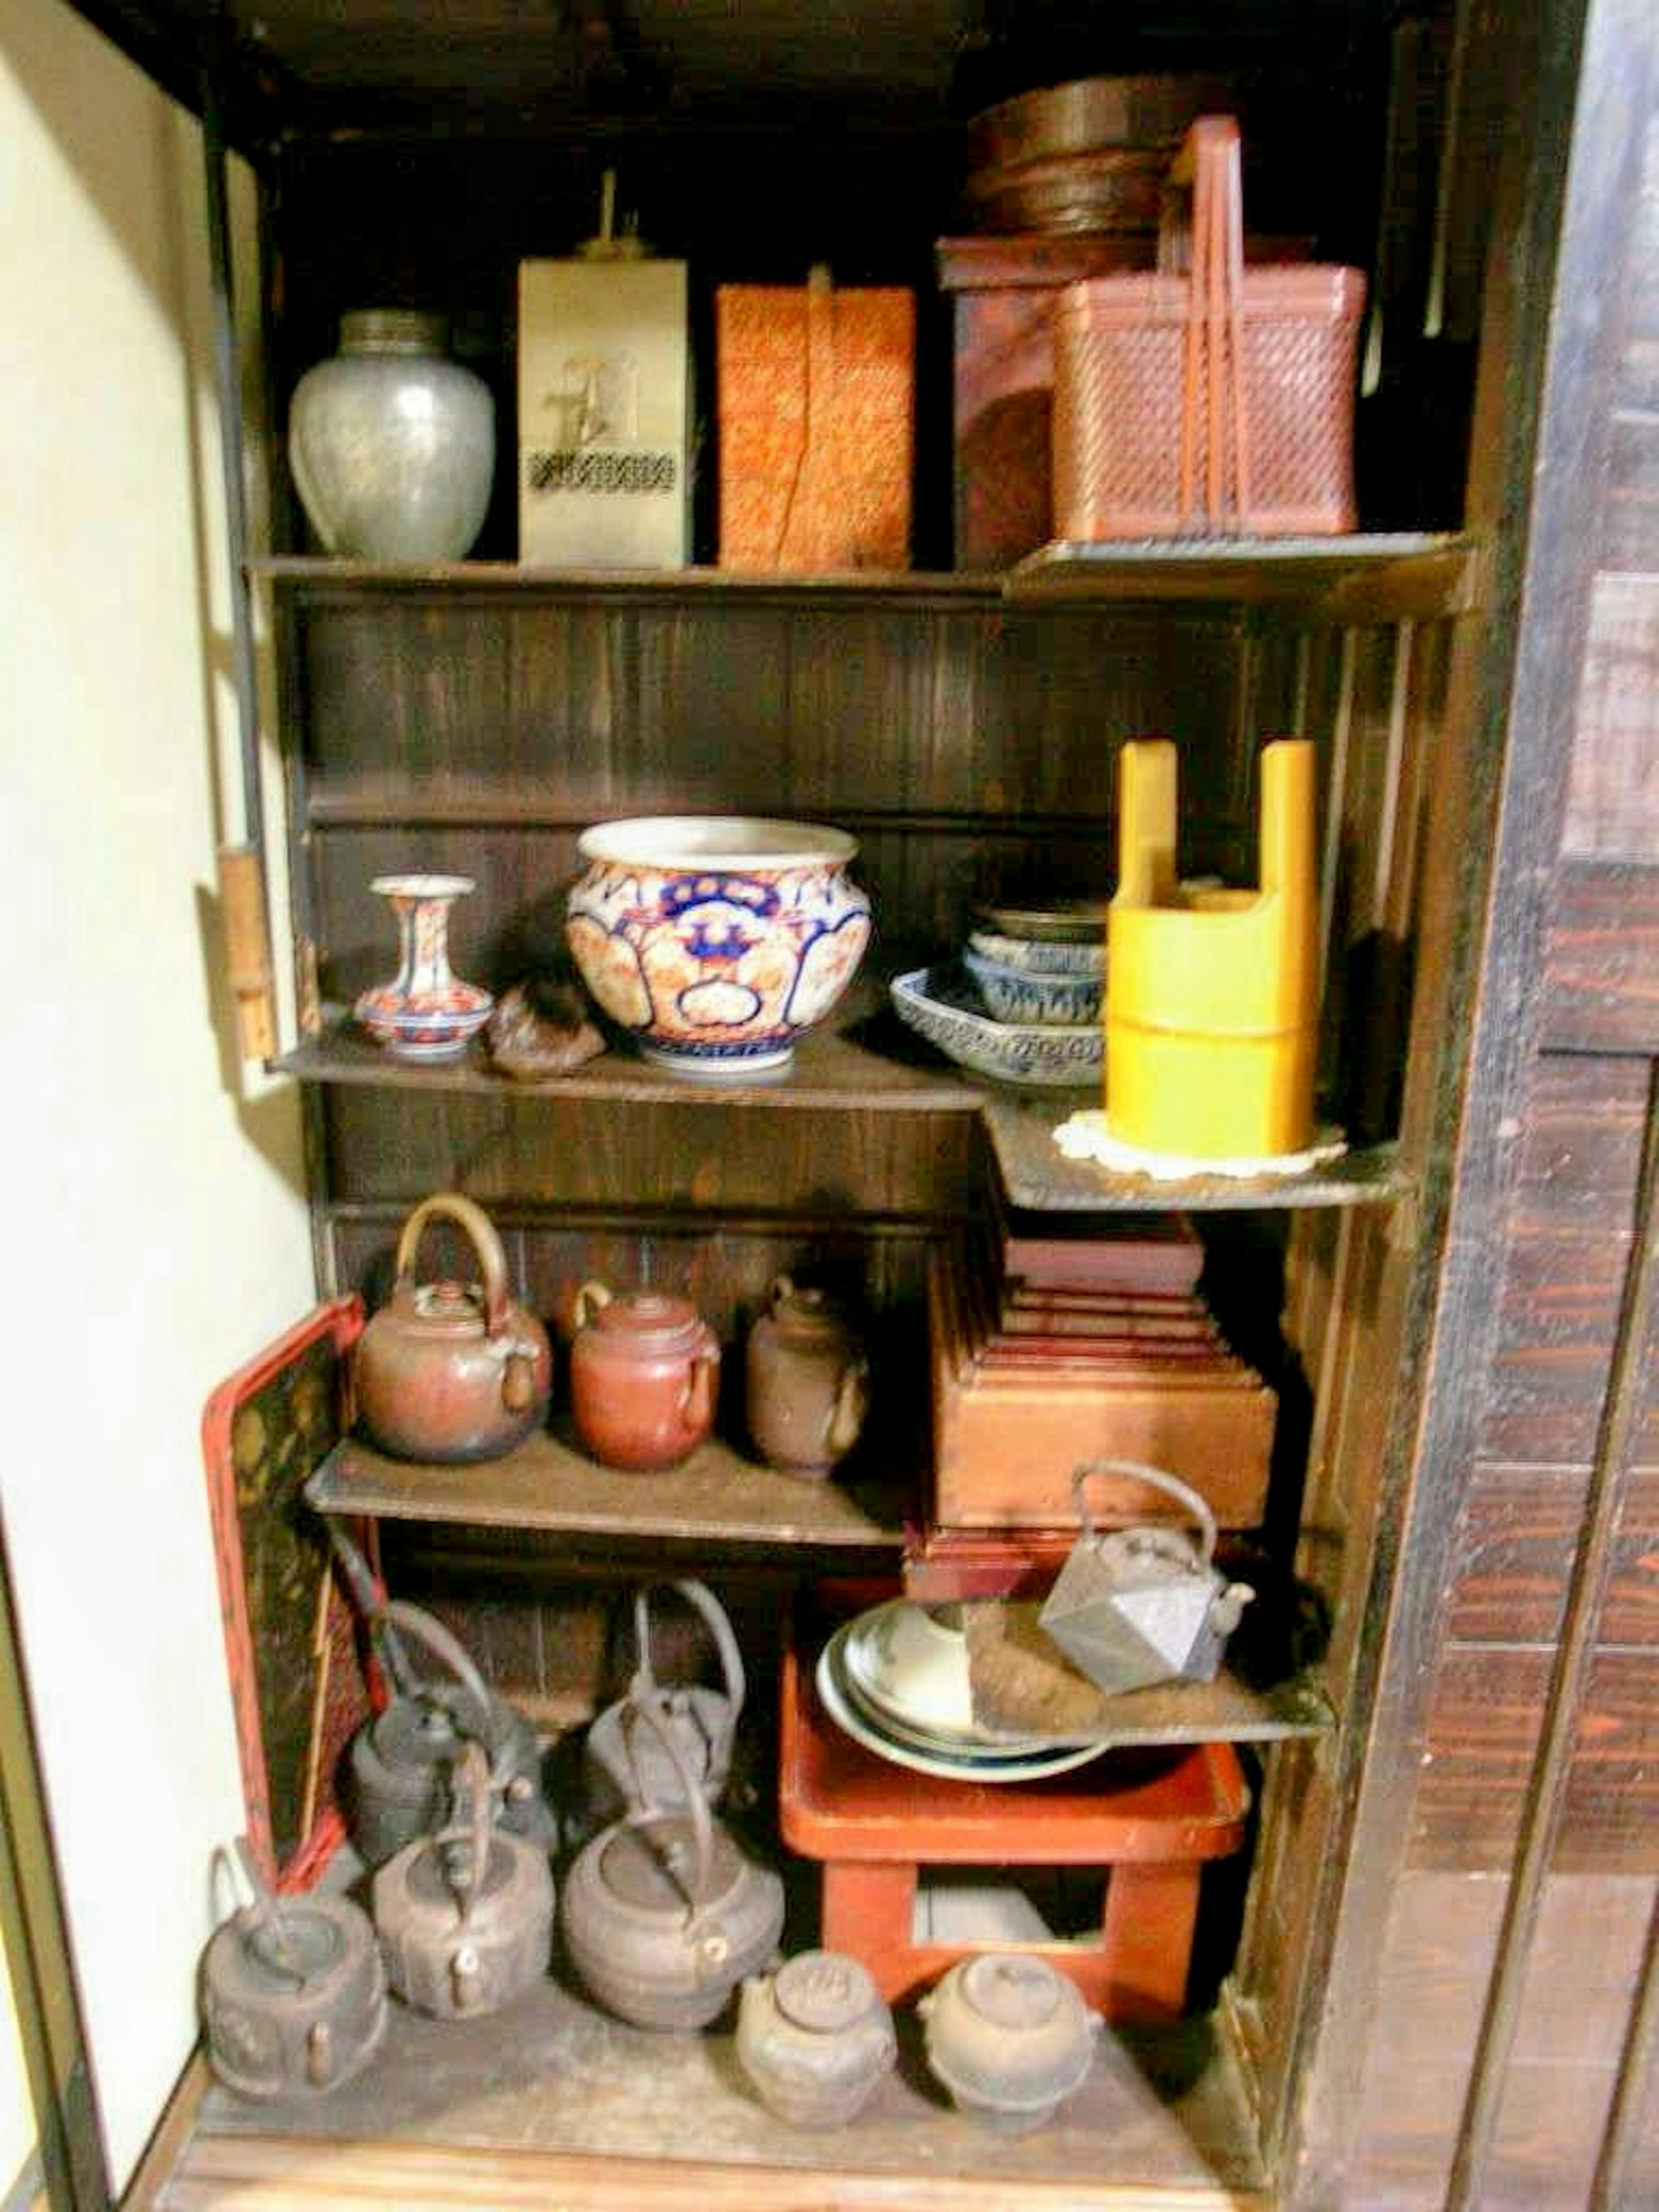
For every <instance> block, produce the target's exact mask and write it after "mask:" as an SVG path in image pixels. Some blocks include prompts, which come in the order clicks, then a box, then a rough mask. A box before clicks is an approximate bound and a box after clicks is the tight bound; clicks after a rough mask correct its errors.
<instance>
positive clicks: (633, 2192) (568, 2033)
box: [128, 1981, 1267, 2212]
mask: <svg viewBox="0 0 1659 2212" xmlns="http://www.w3.org/2000/svg"><path fill="white" fill-rule="evenodd" d="M914 2027H915V2024H914V2022H913V2021H911V2020H910V2019H908V2017H902V2019H901V2042H902V2052H901V2061H900V2066H899V2069H898V2071H897V2073H896V2075H894V2076H893V2077H892V2079H891V2080H890V2081H889V2082H888V2083H886V2084H885V2085H884V2088H883V2089H882V2091H881V2092H880V2093H879V2094H878V2097H877V2098H876V2100H874V2102H873V2103H872V2106H869V2107H868V2108H867V2109H866V2112H864V2113H863V2114H861V2115H860V2118H859V2119H858V2120H857V2121H855V2122H854V2124H853V2125H852V2126H851V2127H849V2128H845V2129H841V2130H836V2132H835V2133H833V2134H830V2135H820V2134H817V2133H813V2132H809V2131H805V2130H800V2129H798V2128H793V2127H790V2126H787V2125H786V2124H784V2123H782V2122H781V2121H777V2120H775V2119H773V2118H771V2117H770V2116H769V2114H768V2113H766V2112H764V2111H763V2109H762V2108H761V2107H760V2106H758V2105H757V2104H756V2102H755V2101H754V2100H753V2098H752V2097H751V2096H750V2094H749V2093H748V2092H747V2090H746V2088H745V2087H744V2083H743V2081H742V2078H741V2076H740V2075H739V2074H738V2069H737V2065H736V2062H735V2057H734V2055H733V2049H732V2039H731V2038H730V2037H729V2036H727V2035H723V2034H716V2033H706V2034H702V2035H653V2034H649V2033H643V2032H641V2031H640V2030H637V2029H633V2028H629V2027H623V2026H622V2025H621V2024H619V2023H618V2022H617V2021H612V2020H610V2019H608V2018H606V2017H605V2015H602V2014H600V2013H599V2012H597V2011H595V2010H593V2009H592V2008H591V2007H589V2006H587V2005H586V2004H584V2003H582V2002H580V1999H578V1998H576V1997H574V1996H571V1995H570V1994H568V1992H567V1991H565V1990H562V1988H561V1987H560V1986H559V1985H558V1984H556V1983H554V1982H551V1981H550V1982H548V1983H546V1984H542V1985H541V1986H539V1987H538V1989H537V1990H533V1991H532V1992H531V1993H530V1994H529V1995H528V1996H526V1997H525V1998H523V1999H521V2000H520V2002H519V2003H518V2004H517V2005H515V2006H513V2007H512V2008H510V2009H509V2010H508V2011H507V2012H506V2013H502V2014H498V2015H495V2016H494V2017H493V2018H492V2019H489V2020H487V2021H459V2022H456V2021H451V2022H442V2023H440V2022H435V2021H428V2020H423V2019H421V2018H419V2017H418V2016H416V2015H413V2014H411V2013H409V2012H407V2011H405V2010H404V2009H403V2008H401V2007H394V2008H393V2016H392V2025H391V2027H390V2029H389V2031H388V2035H387V2040H386V2045H385V2046H384V2048H383V2049H382V2051H380V2054H379V2055H378V2056H377V2057H376V2059H375V2060H374V2063H373V2064H372V2065H371V2066H370V2067H369V2069H368V2070H367V2071H366V2072H365V2073H364V2074H363V2075H360V2076H359V2077H358V2079H357V2081H355V2082H352V2083H349V2084H348V2085H347V2086H346V2087H344V2088H343V2089H342V2090H340V2091H338V2092H337V2093H335V2094H333V2095H332V2096H331V2097H329V2098H327V2099H326V2100H308V2101H307V2100H295V2101H294V2102H292V2103H290V2104H283V2105H276V2106H253V2105H249V2104H246V2103H244V2102H242V2101H241V2100H238V2099H236V2098H234V2097H232V2096H231V2095H229V2094H228V2093H227V2092H225V2091H224V2090H222V2089H220V2088H218V2087H209V2088H208V2089H207V2091H206V2093H205V2094H204V2096H203V2098H202V2100H201V2101H200V2104H199V2106H198V2107H197V2111H196V2112H195V2114H194V2116H193V2118H192V2119H191V2122H190V2123H189V2125H188V2130H187V2134H186V2136H185V2141H184V2142H183V2145H182V2148H178V2147H177V2146H176V2144H175V2145H174V2146H172V2147H162V2146H158V2153H159V2155H158V2159H157V2160H156V2161H155V2165H156V2166H159V2167H160V2169H161V2170H160V2172H155V2171H152V2172H151V2173H150V2174H149V2177H148V2178H147V2185H146V2186H145V2188H144V2189H143V2193H142V2194H141V2193H140V2192H139V2191H137V2190H135V2191H134V2192H133V2193H132V2194H131V2195H130V2197H129V2199H128V2207H129V2212H141V2208H142V2209H143V2212H149V2207H155V2208H156V2212H283V2208H293V2212H334V2209H335V2208H338V2212H346V2208H350V2212H369V2208H373V2212H402V2208H408V2212H436V2208H439V2207H442V2206H447V2205H455V2206H465V2207H472V2208H477V2207H480V2206H488V2207H491V2208H497V2207H499V2208H501V2212H516V2208H518V2207H520V2206H522V2207H525V2208H526V2212H528V2208H532V2207H533V2208H535V2212H565V2209H566V2208H569V2212H656V2209H657V2208H659V2207H661V2208H667V2207H671V2206H672V2207H696V2208H698V2212H717V2208H723V2207H726V2206H736V2205H738V2204H741V2205H742V2206H743V2207H744V2208H745V2212H878V2208H887V2207H894V2208H896V2207H899V2206H903V2207H906V2208H912V2207H914V2208H916V2212H928V2208H933V2207H937V2208H939V2212H945V2208H946V2207H950V2208H960V2212H978V2208H981V2207H982V2208H983V2212H1085V2208H1092V2207H1095V2206H1099V2207H1101V2208H1103V2212H1107V2208H1110V2212H1135V2208H1137V2207H1141V2206H1145V2207H1147V2208H1152V2207H1157V2208H1159V2212H1223V2208H1242V2207H1249V2208H1252V2212H1265V2207H1266V2204H1267V2198H1266V2197H1265V2196H1264V2195H1262V2194H1261V2190H1260V2184H1261V2175H1260V2172H1259V2171H1258V2170H1257V2169H1256V2167H1255V2164H1254V2161H1253V2160H1252V2159H1251V2157H1250V2156H1249V2154H1248V2153H1247V2152H1245V2151H1244V2150H1243V2148H1241V2147H1242V2146H1243V2145H1245V2144H1247V2143H1249V2141H1250V2132H1249V2120H1248V2112H1247V2108H1246V2101H1245V2096H1244V2089H1243V2081H1242V2080H1241V2078H1240V2076H1239V2074H1238V2072H1237V2068H1236V2066H1235V2065H1234V2063H1233V2062H1232V2060H1231V2055H1230V2053H1229V2052H1228V2051H1227V2050H1226V2048H1225V2045H1223V2043H1222V2042H1221V2041H1220V2040H1219V2039H1218V2036H1217V2035H1216V2033H1215V2032H1214V2031H1213V2029H1212V2027H1211V2025H1210V2023H1208V2022H1207V2021H1194V2022H1191V2023H1188V2024H1186V2025H1184V2026H1183V2027H1181V2028H1179V2029H1174V2030H1158V2031H1156V2032H1150V2033H1149V2032H1142V2031H1136V2032H1134V2033H1130V2032H1128V2031H1118V2032H1116V2033H1109V2034H1108V2035H1107V2036H1106V2037H1105V2038H1104V2039H1103V2043H1102V2046H1101V2050H1100V2054H1099V2057H1098V2058H1097V2063H1096V2065H1095V2068H1094V2069H1093V2072H1092V2073H1091V2076H1090V2078H1089V2080H1088V2081H1087V2082H1085V2085H1084V2087H1083V2088H1082V2089H1081V2090H1080V2091H1079V2093H1078V2094H1077V2095H1076V2096H1075V2097H1074V2098H1073V2100H1071V2101H1070V2103H1069V2104H1068V2105H1067V2106H1066V2109H1065V2110H1064V2112H1062V2113H1061V2114H1060V2116H1059V2117H1058V2118H1056V2119H1055V2120H1054V2121H1053V2122H1051V2123H1050V2124H1049V2125H1048V2126H1047V2127H1046V2128H1043V2129H1042V2130H1038V2131H1036V2133H1033V2134H1030V2135H1027V2136H1001V2135H998V2134H995V2133H994V2132H992V2131H990V2130H987V2129H986V2128H984V2127H983V2126H982V2125H981V2124H979V2123H978V2122H976V2121H974V2120H971V2119H969V2118H964V2117H963V2116H962V2115H960V2114H958V2113H957V2112H953V2111H951V2109H950V2108H949V2106H947V2105H945V2103H944V2102H943V2100H941V2099H940V2097H939V2094H938V2093H937V2091H936V2090H935V2089H934V2087H933V2085H932V2083H931V2081H929V2079H928V2077H927V2073H926V2069H925V2066H924V2064H923V2062H922V2058H921V2051H920V2047H919V2044H918V2041H917V2039H916V2036H915V2032H914Z"/></svg>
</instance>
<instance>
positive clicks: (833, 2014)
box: [772, 1951, 878, 2035]
mask: <svg viewBox="0 0 1659 2212" xmlns="http://www.w3.org/2000/svg"><path fill="white" fill-rule="evenodd" d="M772 1996H773V1998H774V2001H775V2003H776V2005H777V2008H778V2010H779V2011H780V2012H781V2014H782V2015H783V2016H784V2018H785V2019H786V2020H787V2021H790V2022H791V2023H792V2024H793V2026H794V2027H804V2028H808V2029H811V2030H815V2031H816V2032H817V2033H819V2034H821V2035H834V2034H836V2033H837V2032H838V2031H839V2030H841V2029H842V2028H847V2027H852V2026H853V2024H854V2021H860V2020H862V2019H863V2018H864V2016H865V2015H866V2013H867V2012H868V2011H869V2010H870V2008H872V2005H874V2004H875V2003H876V2002H877V2001H878V1990H877V1988H876V1985H875V1983H874V1981H873V1980H872V1978H871V1976H870V1972H869V1969H868V1968H867V1967H866V1966H864V1965H863V1964H861V1962H860V1960H857V1959H851V1958H848V1955H847V1954H846V1953H845V1952H844V1951H799V1952H797V1954H795V1956H794V1957H793V1959H787V1960H785V1961H784V1963H783V1965H782V1966H780V1967H779V1968H778V1971H777V1972H776V1974H775V1976H774V1977H773V1980H772Z"/></svg>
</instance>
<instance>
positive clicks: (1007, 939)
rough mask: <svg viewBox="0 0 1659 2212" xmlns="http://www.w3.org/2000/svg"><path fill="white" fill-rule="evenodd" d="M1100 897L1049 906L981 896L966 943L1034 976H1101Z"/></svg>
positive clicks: (1102, 912) (1106, 903) (1104, 903)
mask: <svg viewBox="0 0 1659 2212" xmlns="http://www.w3.org/2000/svg"><path fill="white" fill-rule="evenodd" d="M1108 906H1109V901H1108V900H1106V899H1103V898H1070V899H1057V900H1055V901H1054V903H1053V904H1052V905H1050V906H1008V905H1003V904H1000V903H994V902H991V901H989V900H981V901H980V902H979V903H978V904H977V905H976V906H975V908H974V910H973V912H972V914H971V915H969V936H968V942H969V945H970V946H971V947H972V948H973V950H974V951H975V952H977V953H980V954H981V955H982V956H983V957H984V958H986V959H987V960H1000V962H1001V963H1002V964H1003V966H1004V967H1005V968H1020V969H1025V970H1026V971H1027V972H1029V973H1030V974H1031V975H1104V974H1105V973H1106V912H1107V908H1108Z"/></svg>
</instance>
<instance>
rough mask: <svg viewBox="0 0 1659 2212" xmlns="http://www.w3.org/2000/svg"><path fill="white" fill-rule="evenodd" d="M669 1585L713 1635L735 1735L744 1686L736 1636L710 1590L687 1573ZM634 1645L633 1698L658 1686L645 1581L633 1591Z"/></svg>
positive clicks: (741, 1707) (641, 1695) (745, 1685)
mask: <svg viewBox="0 0 1659 2212" xmlns="http://www.w3.org/2000/svg"><path fill="white" fill-rule="evenodd" d="M669 1588H670V1589H676V1590H678V1592H679V1594H680V1595H681V1596H682V1597H683V1598H684V1600H685V1601H686V1603H687V1604H688V1605H689V1606H690V1607H691V1609H692V1611H693V1612H694V1613H696V1614H697V1615H698V1616H699V1618H700V1619H701V1620H702V1623H703V1626H705V1627H706V1628H707V1629H708V1632H709V1634H710V1635H711V1636H712V1637H713V1638H714V1649H715V1650H716V1651H717V1652H718V1653H719V1655H720V1674H721V1676H722V1678H723V1679H724V1680H725V1684H726V1704H727V1705H728V1706H729V1707H730V1708H731V1716H732V1717H731V1732H732V1735H736V1733H737V1726H738V1714H739V1713H740V1712H741V1711H743V1701H744V1694H745V1692H746V1690H747V1683H746V1681H745V1680H744V1671H743V1655H742V1653H741V1652H740V1651H739V1650H738V1639H737V1637H736V1636H735V1635H734V1634H733V1632H732V1623H731V1621H730V1620H728V1619H727V1617H726V1608H725V1607H724V1606H723V1605H722V1604H721V1603H720V1600H719V1599H718V1598H717V1597H716V1596H715V1595H714V1591H713V1590H711V1589H708V1587H707V1586H706V1585H705V1584H704V1583H700V1582H695V1581H693V1580H691V1579H690V1577H687V1578H686V1580H685V1581H684V1582H675V1583H670V1584H669ZM634 1649H635V1660H636V1663H635V1674H634V1680H633V1681H632V1683H631V1684H630V1685H629V1687H630V1690H631V1692H632V1693H633V1695H634V1696H635V1697H636V1698H638V1697H646V1696H649V1695H650V1693H651V1692H653V1691H654V1690H655V1689H656V1688H657V1687H658V1682H657V1678H656V1675H655V1674H654V1673H653V1670H652V1666H651V1605H650V1589H649V1586H648V1585H647V1584H645V1583H641V1585H640V1587H639V1589H636V1590H635V1593H634Z"/></svg>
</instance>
